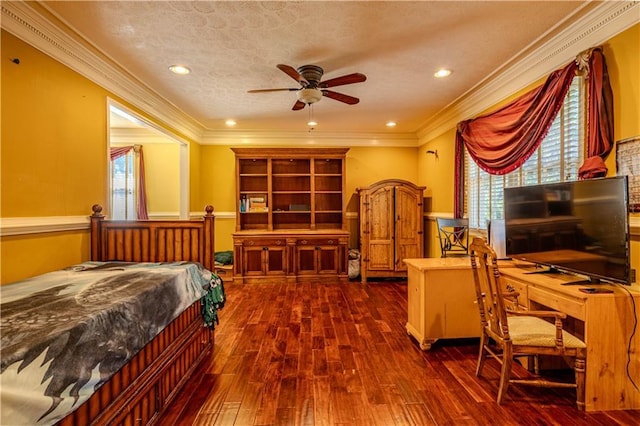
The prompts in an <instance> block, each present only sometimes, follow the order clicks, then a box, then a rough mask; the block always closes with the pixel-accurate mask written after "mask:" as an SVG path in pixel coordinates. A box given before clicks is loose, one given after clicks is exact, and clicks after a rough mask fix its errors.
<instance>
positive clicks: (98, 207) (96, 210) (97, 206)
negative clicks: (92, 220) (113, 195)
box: [91, 204, 104, 217]
mask: <svg viewBox="0 0 640 426" xmlns="http://www.w3.org/2000/svg"><path fill="white" fill-rule="evenodd" d="M91 210H92V211H93V214H92V215H91V216H95V217H98V216H102V217H104V216H103V215H102V206H101V205H100V204H94V205H93V206H91Z"/></svg>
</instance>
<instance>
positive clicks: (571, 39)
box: [0, 1, 640, 146]
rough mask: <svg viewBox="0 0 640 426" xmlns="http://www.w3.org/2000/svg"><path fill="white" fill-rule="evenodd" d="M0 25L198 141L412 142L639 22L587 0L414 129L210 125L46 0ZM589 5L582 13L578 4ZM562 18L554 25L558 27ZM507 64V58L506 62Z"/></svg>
mask: <svg viewBox="0 0 640 426" xmlns="http://www.w3.org/2000/svg"><path fill="white" fill-rule="evenodd" d="M1 8H2V16H1V18H2V19H1V20H0V25H1V26H2V28H3V29H5V30H6V31H8V32H10V33H12V34H13V35H15V36H16V37H18V38H20V39H22V40H24V41H25V42H27V43H28V44H30V45H32V46H33V47H35V48H37V49H38V50H40V51H42V52H43V53H45V54H47V55H49V56H51V57H52V58H54V59H56V60H57V61H59V62H61V63H62V64H64V65H66V66H68V67H69V68H71V69H73V70H74V71H76V72H78V73H79V74H81V75H83V76H84V77H86V78H88V79H89V80H91V81H93V82H95V83H96V84H98V85H100V86H101V87H103V88H105V89H106V90H108V91H110V92H111V93H113V94H114V95H117V96H119V97H120V98H122V99H123V100H125V101H127V102H129V103H131V104H132V105H135V106H136V107H138V108H140V109H141V110H143V111H145V112H146V113H148V114H150V115H151V116H153V117H155V118H157V119H158V120H159V121H161V122H163V123H166V124H167V125H168V126H170V127H171V128H173V129H174V130H176V131H178V132H180V133H182V134H184V135H185V136H187V137H189V138H190V139H192V140H193V141H195V142H197V143H200V144H205V145H223V144H224V145H236V144H248V145H289V144H300V142H303V143H307V144H309V145H314V144H322V145H341V146H344V145H345V144H348V145H350V146H418V145H419V144H420V143H421V142H422V141H425V140H429V139H432V138H435V137H437V136H439V135H441V134H442V133H444V132H446V131H447V130H449V129H451V128H454V127H455V125H456V124H457V122H459V121H461V120H464V119H467V118H469V117H472V116H474V115H476V114H478V113H480V112H482V111H484V110H486V109H487V108H489V107H491V106H492V105H495V104H497V103H499V102H500V101H502V100H503V99H505V98H507V97H508V96H510V95H512V94H513V93H516V92H518V91H519V90H522V88H524V87H526V86H527V85H529V84H531V83H533V82H535V81H537V80H539V79H540V78H542V77H543V76H545V75H547V74H548V73H550V72H551V71H553V70H554V69H556V68H558V67H559V66H561V65H562V64H565V63H567V62H568V61H570V60H572V59H573V58H574V57H575V55H576V54H577V53H579V52H581V51H583V50H585V49H587V48H590V47H593V46H597V45H599V44H600V43H602V42H604V41H606V40H608V39H609V38H611V37H613V36H614V35H616V34H618V33H620V32H621V31H624V30H625V29H627V28H629V27H630V26H632V25H634V24H636V23H638V22H640V18H639V15H640V14H639V12H638V10H639V9H640V2H638V1H603V2H589V3H587V5H586V6H585V8H583V9H581V10H580V11H578V12H577V13H576V14H574V15H572V16H569V17H567V19H566V20H565V22H568V21H570V20H571V19H573V17H574V16H577V15H579V14H582V15H581V16H579V17H577V19H575V21H574V22H572V23H571V24H569V26H568V27H567V28H566V29H563V30H562V31H560V32H559V33H558V34H557V35H552V33H553V32H554V29H552V30H550V31H549V32H548V33H547V34H543V35H542V36H541V37H540V38H539V39H538V41H536V42H534V43H532V44H531V45H530V46H528V47H527V48H525V49H523V50H522V51H521V52H520V53H518V54H517V55H515V56H514V58H513V59H512V60H510V61H508V62H507V63H506V64H505V66H503V67H501V68H500V69H498V70H496V71H495V72H494V73H492V74H491V75H489V76H487V77H486V78H485V79H484V80H482V81H481V82H479V83H478V84H477V85H476V86H475V87H473V88H472V89H470V90H469V91H468V92H466V93H465V94H463V95H462V96H461V97H460V98H458V99H457V100H455V101H454V102H452V103H451V104H449V105H447V106H446V107H445V108H443V109H442V111H441V112H440V113H438V114H435V115H434V116H433V117H432V118H430V119H429V121H427V122H426V123H425V124H424V125H423V126H422V127H421V128H420V129H419V130H418V132H417V133H416V134H413V133H406V134H386V133H379V134H351V135H349V134H344V133H337V134H321V133H308V132H295V133H286V134H278V135H277V136H276V135H275V134H274V133H273V132H259V131H255V132H241V133H240V132H235V131H210V130H207V129H205V128H204V126H203V125H202V124H200V123H199V122H197V121H196V120H195V119H193V118H192V117H190V116H189V115H187V114H186V113H184V112H183V111H182V110H180V109H178V108H177V107H176V106H175V105H173V104H172V103H170V102H169V101H168V100H167V99H165V98H163V97H162V96H160V95H159V94H158V93H156V92H155V91H153V90H152V89H151V88H149V87H148V86H146V85H145V84H144V83H143V82H141V81H140V80H138V79H136V78H135V77H134V76H133V75H131V74H130V73H129V72H128V71H127V70H126V69H125V68H124V67H122V66H121V65H119V64H118V63H117V62H116V61H114V60H113V59H111V58H109V57H108V56H107V55H106V54H104V53H103V52H101V51H99V50H98V49H96V48H95V47H93V46H90V45H89V44H88V43H87V42H86V41H84V40H82V39H81V38H80V37H79V36H78V35H76V34H75V33H74V32H73V31H72V30H71V29H69V28H68V27H67V26H66V25H64V23H62V22H61V21H60V20H58V19H57V18H56V17H55V15H54V14H53V13H51V12H50V11H49V10H48V9H47V8H46V6H44V5H43V4H41V3H39V2H18V1H10V2H6V1H5V2H2V4H1ZM587 9H589V10H588V11H586V12H585V10H587ZM561 25H563V23H560V24H558V26H556V28H559V27H560V26H561ZM509 64H513V65H509Z"/></svg>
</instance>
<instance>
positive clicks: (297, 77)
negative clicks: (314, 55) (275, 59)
mask: <svg viewBox="0 0 640 426" xmlns="http://www.w3.org/2000/svg"><path fill="white" fill-rule="evenodd" d="M277 67H278V69H279V70H280V71H282V72H284V73H285V74H287V75H288V76H289V77H291V78H292V79H294V80H295V81H297V82H298V83H300V84H302V85H307V84H309V82H308V81H307V80H305V78H304V77H303V76H301V75H300V74H299V73H298V71H296V69H295V68H293V67H292V66H291V65H285V64H278V65H277Z"/></svg>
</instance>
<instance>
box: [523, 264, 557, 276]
mask: <svg viewBox="0 0 640 426" xmlns="http://www.w3.org/2000/svg"><path fill="white" fill-rule="evenodd" d="M535 268H536V269H535V270H533V271H527V272H525V274H562V273H563V272H562V271H561V270H559V269H558V268H555V267H553V266H549V267H546V268H544V267H542V266H538V265H536V266H535Z"/></svg>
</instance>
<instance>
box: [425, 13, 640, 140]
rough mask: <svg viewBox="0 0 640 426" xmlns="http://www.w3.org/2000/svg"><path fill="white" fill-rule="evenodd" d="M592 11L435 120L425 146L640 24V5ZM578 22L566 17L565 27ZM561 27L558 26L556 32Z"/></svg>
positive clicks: (534, 46)
mask: <svg viewBox="0 0 640 426" xmlns="http://www.w3.org/2000/svg"><path fill="white" fill-rule="evenodd" d="M592 6H593V7H592ZM587 7H592V8H591V9H590V10H588V11H586V12H585V11H584V9H582V10H580V11H578V12H577V14H580V13H583V14H582V15H581V16H579V17H577V18H576V19H575V20H574V21H573V22H571V23H570V24H569V25H568V26H567V27H566V28H564V29H563V30H562V31H560V32H558V33H557V34H553V33H554V29H551V30H550V31H549V32H547V34H543V35H541V36H540V37H539V38H538V40H537V41H534V42H533V43H531V44H530V45H529V46H528V47H526V48H525V49H523V50H522V51H521V52H519V53H518V54H517V55H515V56H514V57H513V58H512V59H511V60H510V61H507V63H506V64H505V66H503V67H501V69H498V70H496V72H494V73H493V74H491V75H489V76H487V77H486V78H485V79H484V80H482V81H481V82H479V83H478V84H477V85H476V86H475V87H473V88H472V89H470V90H469V91H468V92H466V93H464V94H463V95H462V96H461V97H460V98H458V99H457V100H455V101H454V102H452V103H451V104H449V105H448V106H446V107H445V108H443V109H442V110H441V112H440V113H438V114H436V115H434V116H433V117H432V118H431V119H430V120H429V121H428V122H427V123H426V124H425V125H424V126H423V127H422V128H420V129H419V130H418V132H417V134H418V137H419V138H420V140H421V141H428V140H430V139H433V138H435V137H437V136H440V135H442V134H443V133H444V132H446V131H448V130H450V129H452V128H455V126H456V125H457V123H458V122H460V121H462V120H466V119H469V118H471V117H473V116H475V115H477V114H479V113H481V112H482V111H485V110H486V109H487V108H490V107H492V106H493V105H496V104H498V103H499V102H500V101H502V100H504V99H506V98H507V97H509V96H511V95H513V94H514V93H517V92H518V91H520V90H522V89H523V88H525V87H527V86H528V85H530V84H532V83H534V82H536V81H538V80H539V79H541V78H543V77H545V76H546V75H548V74H549V73H551V72H552V71H554V70H556V69H557V68H560V67H562V66H564V65H565V64H567V63H568V62H569V61H571V60H573V59H574V58H575V57H576V55H577V54H578V53H580V52H582V51H584V50H586V49H589V48H591V47H594V46H598V45H600V44H601V43H603V42H605V41H606V40H609V39H610V38H612V37H613V36H615V35H616V34H619V33H621V32H622V31H624V30H626V29H627V28H629V27H631V26H632V25H634V24H637V23H638V22H640V2H638V1H603V2H597V3H595V2H594V3H589V4H587ZM573 16H576V15H573ZM573 16H569V17H567V19H565V22H567V21H570V20H571V19H573ZM562 25H563V23H559V24H558V26H557V27H560V26H562ZM509 64H512V65H509Z"/></svg>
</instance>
